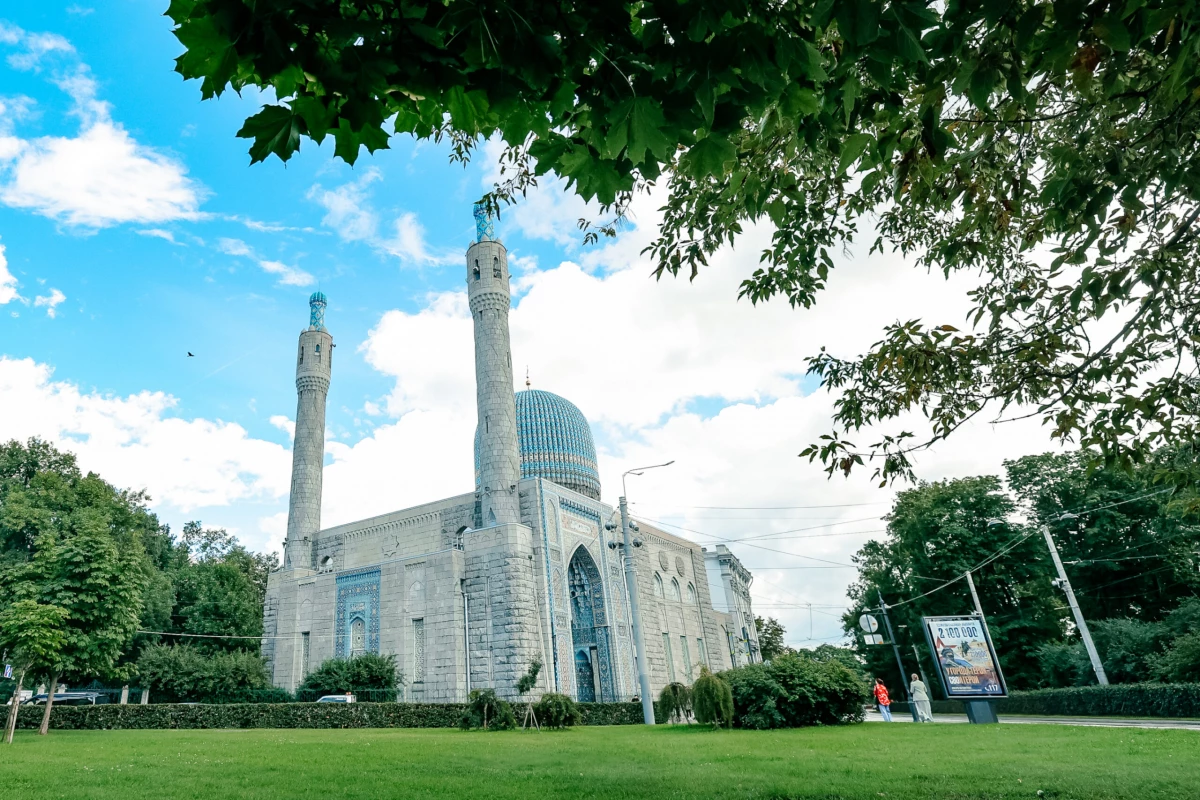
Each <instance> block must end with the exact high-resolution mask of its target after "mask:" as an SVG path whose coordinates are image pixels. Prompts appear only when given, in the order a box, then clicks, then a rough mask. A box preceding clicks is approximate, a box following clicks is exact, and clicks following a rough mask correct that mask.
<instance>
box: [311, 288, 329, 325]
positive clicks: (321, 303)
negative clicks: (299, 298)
mask: <svg viewBox="0 0 1200 800" xmlns="http://www.w3.org/2000/svg"><path fill="white" fill-rule="evenodd" d="M327 302H328V301H327V300H326V299H325V294H324V292H313V293H312V297H309V298H308V309H309V313H308V327H310V328H316V329H317V330H319V331H320V330H325V306H326V304H327Z"/></svg>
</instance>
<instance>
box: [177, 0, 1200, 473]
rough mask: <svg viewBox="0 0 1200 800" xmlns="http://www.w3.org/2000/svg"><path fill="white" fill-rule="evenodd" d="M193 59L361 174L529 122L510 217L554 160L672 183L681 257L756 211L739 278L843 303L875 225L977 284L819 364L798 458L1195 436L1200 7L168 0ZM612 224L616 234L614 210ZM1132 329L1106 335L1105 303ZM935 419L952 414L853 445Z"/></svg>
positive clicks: (193, 73) (491, 201)
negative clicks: (763, 227)
mask: <svg viewBox="0 0 1200 800" xmlns="http://www.w3.org/2000/svg"><path fill="white" fill-rule="evenodd" d="M167 14H168V15H169V16H170V17H171V18H172V20H174V22H175V23H176V28H175V35H176V36H177V37H178V39H179V41H180V42H181V43H182V44H183V45H184V47H185V48H186V51H185V52H184V54H183V55H181V56H180V57H179V59H177V62H176V69H177V71H178V72H180V73H181V74H182V75H183V76H184V77H186V78H195V79H199V80H200V81H201V93H202V96H204V97H206V98H208V97H213V96H216V95H219V94H220V93H222V92H223V91H224V90H226V89H227V88H233V89H235V90H239V91H240V90H241V89H243V88H245V87H251V86H252V87H258V88H261V89H263V90H268V89H269V90H270V93H269V94H268V96H273V97H274V98H276V100H275V102H272V103H270V104H268V105H265V106H264V107H263V109H262V110H261V111H259V112H258V113H257V114H255V115H254V116H253V117H251V118H250V119H248V120H247V121H246V124H245V125H244V126H243V127H242V129H241V130H240V131H239V133H238V135H239V136H242V137H244V138H247V139H251V140H252V144H251V146H250V154H251V159H252V161H261V160H263V159H265V158H267V157H268V156H270V155H272V154H274V155H276V156H278V157H279V158H281V159H283V160H287V159H288V158H289V157H290V156H291V155H292V154H293V153H294V152H295V151H296V150H298V149H299V147H300V145H301V142H302V140H303V139H304V138H306V137H307V138H311V139H314V140H315V141H318V142H319V141H321V140H323V139H324V138H325V137H326V136H332V137H333V138H334V140H335V142H336V146H335V154H336V155H337V156H338V157H340V158H342V159H344V160H346V161H347V162H349V163H353V162H354V160H355V159H356V158H357V157H358V154H359V151H360V149H361V148H362V147H366V148H367V149H368V151H371V152H374V151H375V150H377V149H380V148H385V147H387V146H388V140H389V138H390V136H391V135H393V134H404V135H412V136H414V137H416V138H419V139H434V140H442V139H449V140H450V141H451V143H452V145H453V151H452V152H453V157H455V158H458V159H466V158H469V157H470V156H471V155H472V153H473V152H474V149H475V148H476V146H477V145H478V143H479V142H480V141H482V140H483V139H485V138H487V137H490V136H499V137H500V138H502V139H503V141H504V143H505V145H506V149H505V152H504V155H503V157H502V165H503V166H504V168H505V170H506V172H505V177H504V179H503V180H502V182H501V183H499V184H498V185H497V186H496V187H495V188H494V190H493V191H492V192H490V193H489V194H488V195H487V196H485V198H484V200H485V202H486V203H487V204H488V205H489V206H490V207H491V208H492V209H493V210H498V209H499V206H500V205H501V204H502V203H506V202H510V201H512V200H514V199H515V198H516V197H517V196H518V195H520V194H521V193H523V192H524V191H525V190H526V189H527V188H528V187H529V186H531V185H533V184H535V183H536V181H537V179H538V177H539V176H543V175H546V174H548V173H551V172H553V173H556V174H558V175H560V176H562V177H564V178H566V179H567V181H568V182H569V183H570V184H571V185H573V186H574V187H575V189H576V191H577V192H578V193H579V194H580V195H581V196H583V197H584V198H597V199H598V200H599V201H600V202H601V204H602V205H603V207H604V211H605V212H611V213H612V214H613V215H615V217H614V218H615V220H617V221H619V219H620V217H621V216H622V213H623V211H624V209H625V208H626V207H627V205H628V202H629V200H630V198H631V197H632V195H633V193H635V192H636V191H638V190H639V189H643V188H645V187H647V186H648V185H649V184H651V183H652V182H655V181H661V182H664V183H665V184H666V186H667V187H668V190H669V197H668V199H667V202H666V206H665V212H666V214H665V221H664V224H663V226H662V229H661V235H660V238H659V239H658V240H657V241H656V242H655V243H654V245H653V246H652V247H651V253H652V255H653V257H654V258H655V261H656V271H657V274H659V275H660V276H661V275H663V274H665V273H671V274H678V273H680V272H683V273H686V274H688V275H690V276H691V277H692V278H695V277H696V275H697V274H698V273H699V271H700V270H701V269H702V268H703V267H704V266H705V264H706V263H707V258H708V256H709V255H711V254H712V253H713V252H714V251H715V250H716V249H717V248H718V247H720V246H722V245H725V244H728V243H730V242H732V241H734V240H736V239H737V238H738V236H739V235H740V234H741V232H742V231H743V229H744V228H745V227H746V225H747V224H748V223H753V222H759V221H769V222H770V223H771V225H772V226H773V227H774V234H773V241H772V243H771V246H770V247H769V248H768V249H767V250H766V251H765V252H764V253H763V256H762V260H761V261H762V263H761V266H760V267H759V268H758V269H757V270H755V272H754V273H753V274H752V275H750V276H749V277H748V278H747V279H746V280H745V282H744V283H743V285H742V288H741V296H743V297H746V298H748V299H749V300H750V301H751V302H754V303H758V302H762V301H765V300H768V299H770V298H773V297H782V298H785V299H786V300H787V301H788V302H790V303H791V304H792V305H794V306H804V307H808V306H810V305H812V304H813V303H814V302H816V301H817V298H818V295H819V293H820V291H821V290H822V289H823V288H824V286H825V284H826V281H827V280H828V276H829V273H830V271H831V270H832V269H834V268H835V267H836V266H837V262H836V261H835V258H836V257H837V255H838V253H839V251H840V250H841V249H843V248H844V247H845V246H846V245H848V244H849V243H851V242H853V241H855V240H858V239H862V238H864V237H866V238H867V239H868V240H871V239H872V238H873V240H874V244H873V248H876V249H880V250H883V249H898V250H900V251H902V252H904V253H906V254H910V255H913V256H914V258H915V259H916V261H917V262H918V264H919V265H920V266H923V267H931V268H936V269H937V270H939V271H942V272H943V273H944V274H945V275H946V276H947V277H949V276H950V275H951V274H953V273H957V272H965V273H968V274H971V275H976V276H978V278H977V280H976V285H975V288H974V289H973V290H972V291H971V292H970V299H971V301H972V302H973V304H974V306H975V308H974V311H973V312H972V313H971V315H970V316H969V318H968V321H967V323H966V324H965V325H963V322H962V321H961V320H933V321H931V322H924V321H921V320H907V321H897V322H896V323H895V324H894V325H891V326H889V327H888V329H887V330H886V332H885V336H884V338H883V339H882V340H881V341H879V342H878V343H876V344H875V345H874V346H872V348H871V349H870V350H869V351H868V352H867V353H865V354H863V355H861V356H858V357H852V358H846V357H842V356H836V355H834V354H832V353H829V352H825V351H822V352H821V353H819V354H818V355H816V356H814V357H813V358H812V359H811V360H810V362H809V366H810V369H811V370H812V371H813V372H815V373H816V374H817V375H818V376H819V377H820V378H821V380H822V383H823V384H824V385H825V386H826V387H828V388H830V389H833V390H837V391H838V392H839V393H840V394H839V397H838V400H837V406H836V410H835V415H834V424H835V426H836V427H835V430H833V431H832V432H831V433H830V434H828V435H827V436H826V437H824V438H823V439H822V440H821V441H819V442H817V443H814V445H813V446H811V447H810V448H807V449H806V450H805V451H804V455H807V456H809V457H810V458H820V459H821V460H822V462H823V463H824V464H825V465H826V467H827V469H829V470H830V471H831V472H833V471H838V470H840V471H843V472H846V473H849V472H851V471H852V470H853V469H855V468H856V467H858V466H860V465H862V464H864V463H865V461H866V460H867V459H868V457H869V456H873V455H875V456H881V459H879V460H878V461H876V463H877V464H878V466H877V468H876V477H877V478H879V479H881V480H883V481H887V480H891V479H895V478H897V477H900V476H910V475H911V474H912V461H911V455H912V453H913V451H914V450H917V449H920V448H922V447H925V446H928V445H929V444H932V443H933V442H936V441H938V440H940V439H942V438H945V437H947V436H949V435H951V434H952V433H953V432H954V431H955V430H956V429H958V428H959V427H960V426H961V425H962V424H963V423H965V422H966V421H967V420H970V419H972V418H975V417H978V416H980V415H984V414H988V415H993V416H994V417H1002V416H1003V415H1004V414H1006V413H1007V414H1023V413H1026V414H1035V415H1040V416H1042V418H1043V419H1044V420H1046V421H1047V422H1048V423H1049V424H1050V426H1051V432H1052V435H1053V436H1055V437H1059V438H1064V439H1065V438H1071V437H1074V438H1075V439H1076V440H1077V441H1078V442H1079V443H1080V444H1081V445H1083V446H1085V447H1088V448H1095V449H1096V450H1097V451H1098V452H1099V454H1100V455H1099V457H1102V458H1103V459H1105V460H1106V462H1107V463H1120V464H1125V465H1128V464H1132V463H1137V462H1139V461H1141V460H1144V459H1145V458H1146V457H1147V456H1148V454H1149V453H1150V452H1151V451H1152V450H1153V448H1154V447H1155V446H1157V445H1158V444H1160V443H1162V442H1166V441H1189V442H1190V441H1193V440H1195V439H1196V438H1197V434H1198V433H1200V431H1198V430H1197V421H1196V417H1195V412H1194V411H1193V407H1194V405H1195V397H1196V394H1195V382H1194V379H1193V377H1192V375H1191V374H1190V372H1188V367H1187V365H1188V364H1191V363H1193V362H1194V360H1195V359H1194V357H1195V354H1196V351H1195V348H1196V342H1195V340H1194V339H1193V337H1192V335H1191V332H1192V330H1194V328H1195V313H1196V312H1195V311H1194V308H1195V307H1196V304H1197V303H1196V301H1197V295H1198V294H1200V275H1198V274H1197V273H1196V270H1195V269H1194V266H1193V265H1194V264H1195V263H1196V256H1197V254H1198V250H1200V237H1197V236H1196V235H1195V224H1196V222H1197V219H1198V218H1200V183H1198V182H1196V181H1195V180H1194V179H1193V177H1192V176H1194V175H1195V174H1196V171H1197V170H1196V166H1197V160H1198V159H1200V148H1198V147H1197V138H1196V136H1197V135H1196V133H1195V131H1196V130H1197V129H1198V128H1200V126H1198V125H1197V122H1198V121H1200V106H1197V104H1196V103H1195V102H1194V99H1193V98H1194V93H1195V92H1196V91H1197V90H1198V89H1200V62H1198V61H1197V59H1196V58H1195V57H1194V56H1195V50H1196V47H1197V37H1196V35H1195V33H1194V32H1195V29H1196V28H1195V23H1196V20H1197V17H1198V15H1200V6H1198V4H1197V3H1196V2H1193V0H1148V1H1147V2H1137V3H1126V4H1111V3H1092V4H1083V3H1078V4H1067V5H1064V4H1062V3H1052V2H1049V1H1048V0H1017V1H1016V2H1011V3H1007V4H1002V5H997V4H995V3H950V4H944V3H934V2H931V1H929V0H926V1H924V2H922V1H920V0H890V1H887V0H829V1H828V2H814V3H770V2H766V0H691V2H687V3H679V2H676V0H638V2H613V1H612V0H610V1H609V2H592V3H573V2H565V1H564V0H559V2H554V3H541V2H533V0H509V2H505V3H503V4H483V5H480V4H478V3H475V2H468V0H446V2H443V3H436V4H427V3H421V2H418V0H400V1H399V2H395V3H377V2H374V1H373V0H309V2H305V3H256V4H247V3H245V2H244V1H243V0H174V2H172V3H171V6H170V8H169V9H168V11H167ZM581 227H585V228H588V230H587V237H586V238H590V239H594V238H595V236H596V235H597V234H598V233H604V234H612V233H613V232H614V230H615V224H613V221H612V220H610V221H608V222H600V223H598V227H591V225H590V223H589V222H587V221H581ZM1102 318H1103V319H1105V320H1106V321H1107V320H1114V323H1113V331H1114V332H1113V333H1109V334H1108V335H1107V336H1105V337H1104V338H1101V339H1096V338H1095V336H1094V335H1095V324H1094V323H1095V322H1096V321H1098V320H1101V319H1102ZM909 412H916V413H918V414H923V415H925V416H926V417H927V418H928V420H929V423H930V428H929V431H928V432H927V433H926V434H925V435H923V436H920V437H918V436H917V435H915V434H913V433H912V432H911V431H897V432H891V433H886V434H885V435H882V436H881V437H880V438H879V440H878V441H877V442H876V443H875V444H874V445H872V446H870V447H866V448H860V447H857V446H855V445H854V444H853V443H852V442H850V441H848V440H847V439H846V438H845V437H846V436H848V435H851V434H853V433H860V432H864V431H865V430H866V429H870V428H873V427H875V426H876V425H879V424H881V423H888V422H890V421H892V420H895V419H897V418H899V417H901V416H904V415H906V414H908V413H909Z"/></svg>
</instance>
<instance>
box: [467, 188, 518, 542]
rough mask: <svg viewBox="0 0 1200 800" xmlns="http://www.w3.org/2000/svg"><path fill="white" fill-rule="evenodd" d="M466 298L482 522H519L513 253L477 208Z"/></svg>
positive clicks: (470, 250)
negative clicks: (472, 350) (511, 314)
mask: <svg viewBox="0 0 1200 800" xmlns="http://www.w3.org/2000/svg"><path fill="white" fill-rule="evenodd" d="M467 297H468V298H469V300H470V305H471V318H472V320H473V321H474V326H475V398H476V402H477V405H478V411H479V477H480V484H479V485H480V492H481V497H480V513H481V517H482V519H481V523H482V524H483V525H484V526H485V527H486V526H490V525H503V524H506V523H515V522H520V519H521V515H520V507H519V505H518V501H517V482H518V481H520V479H521V457H520V452H519V450H518V445H517V406H516V400H515V398H514V395H513V368H512V351H511V346H510V343H509V334H508V311H509V307H510V306H511V298H510V294H509V288H508V253H507V251H506V250H505V248H504V245H503V244H501V243H500V242H499V241H498V240H497V239H496V238H495V231H494V230H493V226H492V219H491V216H490V215H489V214H488V212H487V209H486V207H484V206H483V205H482V204H477V205H476V206H475V241H474V242H473V243H472V244H471V246H470V247H469V248H467Z"/></svg>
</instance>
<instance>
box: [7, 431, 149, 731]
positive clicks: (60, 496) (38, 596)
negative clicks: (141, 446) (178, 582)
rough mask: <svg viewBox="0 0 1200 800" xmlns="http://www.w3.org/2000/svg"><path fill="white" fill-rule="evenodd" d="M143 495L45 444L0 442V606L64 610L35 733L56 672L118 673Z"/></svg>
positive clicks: (140, 562) (136, 571) (130, 620)
mask: <svg viewBox="0 0 1200 800" xmlns="http://www.w3.org/2000/svg"><path fill="white" fill-rule="evenodd" d="M145 502H146V498H145V496H144V495H142V494H139V493H131V492H124V491H119V490H117V489H115V488H113V487H112V486H111V485H109V484H108V483H105V482H104V481H103V480H102V479H101V478H100V477H99V476H98V475H96V474H94V473H88V474H87V475H83V474H82V473H81V472H80V471H79V468H78V467H77V466H76V464H75V458H74V456H71V455H70V454H68V453H61V452H59V451H57V450H56V449H55V448H54V447H53V446H51V445H49V444H47V443H46V442H43V441H40V440H38V439H31V440H29V442H28V443H27V444H25V445H22V444H20V443H19V442H15V441H14V442H9V443H7V444H5V445H3V446H0V541H2V542H3V543H4V550H3V558H2V559H0V606H2V605H5V604H8V603H12V602H14V601H16V600H33V601H36V602H37V603H40V604H43V605H49V606H57V607H59V608H61V609H63V610H64V611H65V612H66V614H65V617H64V619H63V628H62V630H63V644H62V647H61V648H60V650H59V652H58V654H57V657H56V659H55V663H54V665H53V668H52V669H51V671H50V674H49V685H50V697H49V698H48V700H47V703H46V709H45V714H44V715H43V717H42V725H41V728H40V731H39V732H40V733H41V734H43V735H45V734H46V733H47V732H48V730H49V725H50V712H51V709H52V708H53V705H54V703H53V700H54V691H55V689H56V688H57V685H58V679H59V677H60V676H61V675H63V674H66V675H70V676H75V677H83V676H97V675H115V674H117V673H119V672H122V668H121V667H120V666H119V664H118V660H119V658H120V656H121V655H122V653H123V651H124V649H125V647H126V646H127V645H128V643H129V641H130V639H131V638H132V636H133V632H134V630H136V628H137V623H138V615H139V612H140V611H141V608H142V588H143V585H144V580H145V552H144V550H143V549H142V534H143V532H144V531H146V530H147V529H153V528H156V527H157V525H158V522H157V520H156V519H155V518H154V516H153V515H152V514H150V513H149V512H148V511H147V510H146V508H145Z"/></svg>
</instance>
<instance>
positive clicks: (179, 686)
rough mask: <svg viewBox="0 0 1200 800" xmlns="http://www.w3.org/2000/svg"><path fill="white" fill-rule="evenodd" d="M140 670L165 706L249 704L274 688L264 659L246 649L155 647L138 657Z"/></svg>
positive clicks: (158, 645)
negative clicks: (215, 649)
mask: <svg viewBox="0 0 1200 800" xmlns="http://www.w3.org/2000/svg"><path fill="white" fill-rule="evenodd" d="M137 671H138V676H139V677H140V678H141V680H142V681H143V683H144V685H146V686H149V687H151V688H152V690H153V691H152V697H154V698H155V699H156V700H158V701H159V702H164V703H180V702H199V703H230V702H246V701H249V700H252V699H254V697H255V695H254V693H255V692H261V691H263V690H265V689H268V688H269V687H270V682H269V681H268V679H267V670H266V667H265V666H264V665H263V662H262V659H261V658H260V657H259V656H258V655H257V654H254V653H248V652H246V651H242V650H237V651H233V652H224V651H218V652H208V651H205V650H202V649H200V648H198V647H195V646H193V645H188V644H181V645H176V646H173V647H168V646H166V645H161V644H152V645H149V646H148V647H146V648H145V649H144V650H142V653H141V655H140V656H139V657H138V661H137ZM282 694H283V695H284V698H286V693H282Z"/></svg>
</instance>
